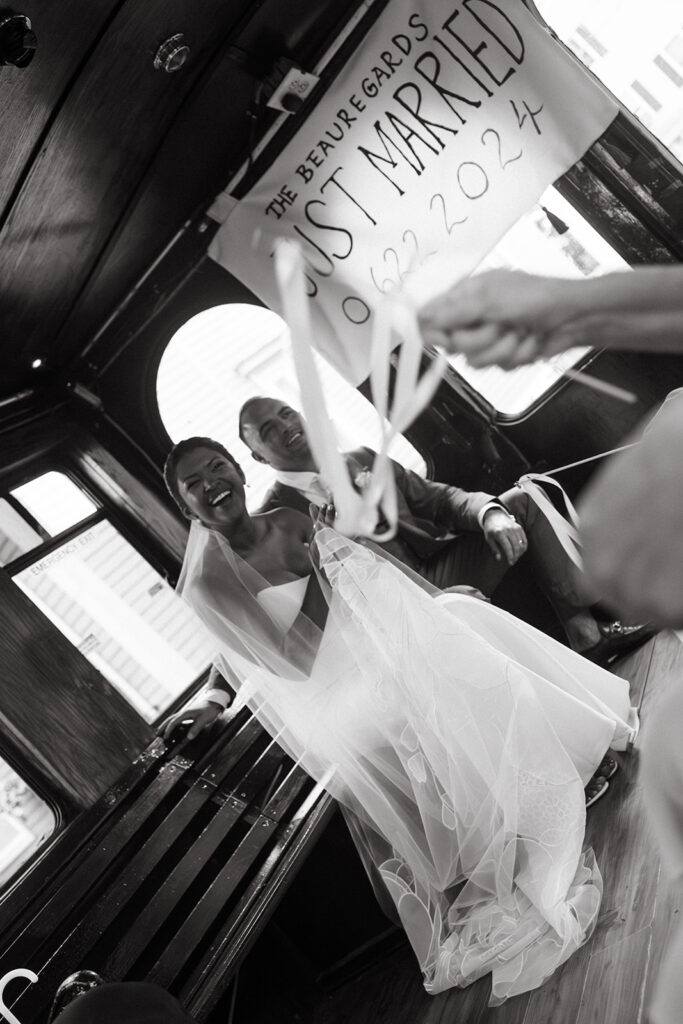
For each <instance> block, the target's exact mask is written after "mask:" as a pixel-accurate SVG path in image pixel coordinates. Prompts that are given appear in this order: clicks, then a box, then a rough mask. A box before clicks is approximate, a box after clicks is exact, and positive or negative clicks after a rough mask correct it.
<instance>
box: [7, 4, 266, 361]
mask: <svg viewBox="0 0 683 1024" xmlns="http://www.w3.org/2000/svg"><path fill="white" fill-rule="evenodd" d="M247 7H248V0H244V3H243V4H242V5H241V6H240V5H238V4H234V3H233V4H226V3H225V2H224V0H203V2H202V3H201V4H199V5H197V4H196V3H195V2H194V0H146V3H144V4H136V3H135V2H131V0H129V2H128V3H127V4H126V5H125V6H124V7H123V8H122V9H121V10H120V11H119V12H118V14H117V16H116V18H115V19H114V20H113V21H112V23H111V26H110V27H109V29H108V31H107V33H106V35H105V36H104V37H103V39H102V40H101V42H100V44H99V46H98V47H97V48H96V49H95V50H94V51H93V52H92V54H91V56H90V60H89V61H88V63H87V65H86V66H85V68H84V70H83V72H82V73H81V75H80V76H79V78H78V81H77V82H76V84H75V85H74V87H73V88H72V90H71V92H70V94H69V96H68V97H67V98H66V100H65V102H64V104H63V105H62V108H61V110H60V112H59V114H58V116H57V117H56V119H55V122H54V124H53V126H52V128H51V130H50V131H49V133H48V135H47V137H46V139H45V142H44V144H43V146H42V148H41V151H40V153H39V155H38V156H37V157H36V159H35V161H34V163H33V165H32V167H31V170H30V173H29V174H28V176H27V178H26V181H25V182H24V185H23V188H22V189H21V193H20V194H19V196H18V198H17V201H16V203H15V204H14V206H13V208H12V210H11V213H10V216H9V217H8V219H7V222H6V224H5V227H4V230H3V232H2V235H1V236H0V279H1V280H2V286H3V290H4V298H3V322H4V326H5V330H6V331H8V332H9V335H10V338H11V339H12V341H13V342H14V345H15V346H17V347H18V348H19V351H18V352H16V351H15V358H18V359H19V360H20V361H21V360H22V359H23V361H24V363H25V364H26V362H27V361H29V360H30V358H32V357H33V355H35V354H38V355H41V356H44V355H47V354H48V353H47V352H46V351H45V348H46V345H47V338H46V332H55V331H56V330H57V329H58V327H59V325H60V324H61V323H62V322H63V320H64V319H65V317H66V316H67V314H68V312H69V310H70V308H71V306H72V304H73V302H74V300H75V298H76V297H77V295H78V293H79V291H80V289H81V287H82V284H83V282H84V280H85V279H86V278H87V276H88V274H89V272H90V268H91V266H92V264H93V262H94V261H96V260H97V259H98V257H99V254H100V252H101V251H102V249H103V247H104V246H105V245H106V243H107V241H108V239H109V237H110V235H111V233H112V231H113V230H114V229H115V228H116V225H117V224H118V222H119V219H120V217H121V215H122V213H123V211H124V210H125V208H126V206H127V204H128V202H129V200H130V197H131V195H132V194H133V193H134V192H135V190H136V188H137V186H138V183H139V181H140V178H141V177H142V176H144V174H145V173H146V171H147V168H148V166H149V164H150V162H151V161H152V160H153V158H154V154H155V152H156V150H157V148H158V146H159V143H160V140H162V139H163V137H164V134H165V132H166V130H167V128H168V126H169V124H170V123H171V121H172V119H173V117H174V115H175V113H176V111H177V109H178V106H179V105H180V104H181V103H182V101H183V99H184V97H185V95H186V94H187V92H188V91H189V89H190V88H191V87H192V84H193V82H194V81H195V80H196V79H197V77H198V76H200V75H201V74H202V72H203V67H204V64H205V63H206V61H207V60H208V59H209V57H210V55H211V54H212V52H213V51H214V50H215V48H216V46H217V45H218V44H219V43H220V41H221V39H222V38H223V37H224V36H225V35H226V34H227V33H228V32H229V30H230V28H231V27H232V26H233V25H234V22H235V19H236V18H237V17H239V15H240V13H241V12H242V10H243V9H245V8H247ZM177 32H184V33H185V36H186V40H187V42H188V44H189V45H190V46H191V48H192V55H191V57H190V60H189V61H188V64H187V66H186V67H185V68H183V69H182V70H181V71H180V72H177V73H174V74H166V73H164V72H162V71H157V70H155V69H154V67H153V58H154V53H155V51H156V49H157V47H158V45H159V44H160V43H161V42H162V41H163V40H164V39H166V38H168V37H169V36H171V35H173V34H175V33H177ZM29 70H30V69H29Z"/></svg>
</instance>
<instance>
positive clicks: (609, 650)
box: [580, 622, 658, 665]
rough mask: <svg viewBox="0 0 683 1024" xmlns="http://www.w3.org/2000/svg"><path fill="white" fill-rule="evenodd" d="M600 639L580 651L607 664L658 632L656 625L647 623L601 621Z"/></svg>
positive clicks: (591, 658) (595, 660)
mask: <svg viewBox="0 0 683 1024" xmlns="http://www.w3.org/2000/svg"><path fill="white" fill-rule="evenodd" d="M598 629H599V630H600V639H599V640H598V642H597V644H593V646H592V647H589V648H588V649H587V650H585V651H581V652H580V653H581V654H582V655H583V656H584V658H588V660H589V661H594V662H595V663H596V664H597V665H607V664H608V663H609V662H610V661H613V660H614V659H615V658H620V657H621V656H622V655H623V654H627V653H628V652H629V651H634V650H635V649H636V647H640V645H641V644H644V643H645V642H646V641H647V640H650V639H652V637H653V636H655V634H656V633H657V632H658V629H657V628H656V626H652V625H650V623H646V624H645V625H640V626H624V625H622V623H621V622H599V623H598Z"/></svg>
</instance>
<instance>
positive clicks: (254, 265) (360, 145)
mask: <svg viewBox="0 0 683 1024" xmlns="http://www.w3.org/2000/svg"><path fill="white" fill-rule="evenodd" d="M616 113H617V107H616V104H615V103H614V102H613V100H611V98H610V97H609V96H608V95H607V94H606V93H605V92H604V91H603V90H602V89H601V88H600V86H599V85H597V84H596V83H595V82H594V81H593V80H592V79H591V78H590V76H589V75H588V74H587V73H586V72H584V71H583V70H582V69H581V68H580V67H579V66H578V65H577V64H576V62H575V61H573V60H572V59H571V57H569V56H568V55H566V54H565V53H564V52H563V51H562V50H561V48H560V47H559V45H558V44H557V43H555V42H554V41H553V40H552V38H551V37H550V36H549V35H548V34H547V32H546V31H545V29H543V28H542V26H541V25H540V24H539V23H538V22H537V21H536V20H535V19H534V17H533V16H532V15H531V14H530V13H529V11H528V10H527V9H526V8H525V7H524V6H523V4H522V3H521V0H496V2H493V0H460V2H454V0H417V2H416V0H391V2H390V3H389V5H388V6H387V8H386V9H385V10H384V11H383V13H382V15H381V16H380V17H379V18H378V20H377V21H376V22H375V24H374V26H373V27H372V29H371V30H370V31H369V32H368V34H367V36H366V37H365V39H364V41H363V43H362V44H361V46H360V47H359V49H358V50H357V51H356V52H355V53H354V55H353V57H352V58H351V59H350V61H349V62H348V63H347V64H346V66H345V68H344V70H343V71H342V72H341V73H340V74H339V75H338V76H337V78H336V79H335V81H334V84H333V86H332V87H331V88H330V89H329V90H328V92H327V94H326V95H325V96H324V97H323V99H322V100H321V102H320V103H319V104H318V106H317V107H316V108H315V110H314V111H313V112H312V114H311V115H310V117H309V118H308V119H307V120H306V122H305V123H304V124H303V125H302V127H301V129H300V131H299V132H298V133H297V135H296V136H295V137H294V139H293V140H292V141H291V142H290V143H289V144H288V146H287V147H286V148H285V149H284V150H283V152H282V153H281V154H280V155H279V157H278V158H277V160H276V161H275V163H274V164H273V166H272V167H271V168H270V170H269V171H268V172H267V174H265V175H264V176H263V177H262V178H261V179H260V181H259V182H258V184H257V185H255V186H254V187H253V188H252V189H251V191H250V192H249V194H248V195H247V196H246V197H245V198H244V199H242V200H241V201H240V202H239V203H238V204H236V206H235V207H234V208H233V210H232V212H231V213H230V215H229V217H228V219H227V220H226V221H225V223H224V224H223V225H222V227H221V228H220V230H219V231H218V233H217V235H216V237H215V239H214V241H213V243H212V245H211V248H210V250H209V253H210V255H211V256H212V257H213V258H214V259H215V260H217V261H218V262H219V263H221V264H222V265H223V266H224V267H226V268H227V269H228V270H229V271H230V272H231V273H232V274H234V275H235V277H237V278H239V279H240V280H241V281H243V282H244V283H245V284H246V285H247V286H248V287H249V288H251V289H252V291H254V292H255V293H256V294H257V295H258V296H259V297H260V298H261V299H262V300H263V301H264V302H265V303H266V304H267V305H268V306H270V307H271V308H272V309H274V310H276V311H277V312H280V309H281V304H280V298H279V295H278V291H277V286H276V284H275V274H274V267H273V251H274V248H275V245H276V243H277V239H278V238H283V237H287V238H291V239H293V240H295V241H297V242H299V243H300V245H301V247H302V251H303V255H304V259H305V263H306V286H307V291H308V295H309V298H310V300H311V312H312V316H313V323H314V330H315V335H314V341H315V344H316V345H317V347H318V348H319V350H320V351H321V352H322V353H323V355H325V356H326V357H327V358H328V359H329V360H330V362H332V363H333V364H334V365H335V366H337V368H338V369H339V370H341V372H342V373H343V374H344V375H345V376H346V377H347V379H349V380H350V381H351V382H352V383H354V384H357V383H359V382H360V381H361V380H363V379H364V378H365V377H366V376H367V374H368V370H369V347H370V334H371V330H372V321H373V310H374V308H375V306H376V304H377V301H378V299H379V297H380V296H381V295H382V294H384V293H386V292H387V291H389V290H390V289H392V288H394V287H396V286H397V285H401V286H402V287H403V288H405V289H406V290H408V291H409V292H410V294H411V295H413V296H414V297H415V299H416V301H418V302H423V301H425V300H426V299H428V298H431V297H432V296H433V295H435V294H437V293H438V292H439V291H442V290H443V289H444V288H445V287H447V286H448V285H449V284H451V283H452V282H453V281H455V280H457V279H458V278H460V277H462V276H463V275H465V274H467V273H469V272H470V271H471V270H473V269H474V267H475V266H476V265H477V264H478V263H479V262H480V260H481V259H482V258H483V257H484V256H485V255H486V253H487V252H488V251H489V250H490V249H491V248H492V247H493V246H494V245H495V244H496V242H497V241H498V240H499V239H500V238H501V236H502V235H503V234H504V233H505V232H506V231H507V230H508V229H509V228H510V227H511V226H512V224H513V223H514V222H515V221H516V220H517V219H518V218H519V217H520V216H521V214H522V213H524V212H525V211H526V210H527V209H529V208H530V207H531V206H532V205H533V203H534V202H536V200H537V199H538V197H539V196H540V195H541V194H542V192H543V191H544V190H545V189H546V188H547V186H548V185H550V184H551V183H552V182H553V181H555V179H556V178H558V177H559V176H560V175H561V174H563V173H564V172H565V171H566V170H567V169H568V168H569V167H571V165H572V164H573V163H575V162H576V160H577V159H579V157H580V156H581V155H582V154H583V153H584V152H585V151H586V149H588V147H589V146H590V145H591V143H592V142H594V141H595V139H596V138H598V136H599V135H601V134H602V132H603V131H604V130H605V128H606V127H607V125H608V124H609V123H610V121H611V120H612V119H613V118H614V117H615V115H616ZM294 116H296V115H294Z"/></svg>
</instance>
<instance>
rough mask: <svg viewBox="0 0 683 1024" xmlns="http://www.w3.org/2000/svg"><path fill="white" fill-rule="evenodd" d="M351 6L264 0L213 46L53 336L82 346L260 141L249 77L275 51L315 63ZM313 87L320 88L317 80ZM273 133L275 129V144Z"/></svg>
mask: <svg viewBox="0 0 683 1024" xmlns="http://www.w3.org/2000/svg"><path fill="white" fill-rule="evenodd" d="M285 6H286V10H284V9H283V8H284V7H285ZM357 6H358V0H325V2H322V0H321V2H319V3H317V4H315V5H312V4H310V3H309V2H308V0H287V3H286V5H283V3H282V0H269V2H266V3H263V4H261V5H259V6H258V8H257V9H255V10H254V12H253V16H252V18H251V19H250V20H249V22H248V23H247V24H246V25H245V27H244V30H243V31H242V32H240V33H236V34H235V39H234V40H233V44H232V47H231V48H230V49H228V47H227V46H226V47H224V48H223V49H222V50H221V51H220V52H219V53H218V54H217V58H216V59H215V60H214V62H213V65H212V67H211V69H210V70H208V71H207V74H206V76H205V78H204V79H203V80H202V82H201V83H200V85H199V87H198V88H197V89H195V90H194V92H193V93H192V95H191V96H189V97H188V98H187V101H186V102H185V103H184V105H183V107H182V109H181V110H180V111H179V113H178V117H177V118H176V120H175V122H174V124H173V126H172V129H171V130H170V131H169V133H168V135H167V137H166V138H165V139H164V141H163V143H162V145H161V147H160V149H159V152H158V153H157V155H156V157H155V160H154V163H153V165H152V166H151V167H150V168H149V171H148V173H147V175H146V177H145V179H144V180H143V181H142V182H141V184H140V187H139V189H138V192H137V194H136V196H135V198H134V200H133V201H132V202H131V205H130V208H129V210H128V211H127V214H126V220H125V223H123V224H122V225H121V228H120V231H118V232H117V233H116V236H115V237H113V238H112V239H111V243H110V245H109V246H108V248H107V251H106V253H105V254H103V258H102V260H101V261H100V264H99V265H98V266H97V268H95V272H94V274H93V277H92V279H91V281H90V282H89V283H88V285H87V286H86V288H85V289H84V292H83V295H82V296H81V297H80V298H79V301H78V304H77V306H76V308H75V309H74V310H73V312H72V314H71V316H70V317H69V318H68V320H67V321H66V322H65V323H64V325H63V327H62V330H61V332H60V336H59V339H58V344H60V345H68V346H73V345H80V346H83V345H86V344H87V343H88V341H89V339H90V338H91V337H92V335H93V334H95V333H96V331H97V330H98V329H99V328H100V327H101V325H102V322H103V311H111V310H112V309H113V307H114V304H115V302H116V300H117V298H118V299H120V297H121V294H122V291H123V290H124V289H125V290H127V289H128V288H130V287H132V285H133V284H134V283H135V282H136V281H137V280H138V279H139V278H140V277H141V276H142V274H143V272H144V271H145V269H146V268H147V267H148V266H149V265H150V264H151V263H152V262H153V260H154V259H156V258H157V256H158V255H159V252H160V249H161V245H162V244H163V242H164V241H166V240H167V239H169V238H170V237H171V235H172V233H173V231H174V230H176V229H177V228H178V227H179V226H180V225H181V224H182V223H183V222H184V221H185V220H186V219H188V218H190V217H192V216H193V215H194V214H195V213H196V211H197V210H198V209H200V208H202V209H206V208H208V206H209V205H210V203H211V202H212V200H213V198H214V196H215V195H216V194H217V193H218V192H220V191H221V190H222V189H223V188H225V187H226V185H227V183H228V182H229V181H230V179H231V178H232V177H233V175H234V174H235V173H236V172H237V170H238V169H239V167H240V166H241V164H242V163H243V161H244V160H245V159H246V158H247V155H248V151H249V145H250V141H252V142H253V141H255V140H256V139H258V137H259V135H260V134H261V133H262V132H263V131H264V130H265V129H266V128H268V126H269V125H270V124H271V123H272V122H273V120H274V119H275V116H276V112H275V111H272V110H270V109H269V108H268V107H265V106H261V108H260V109H259V111H258V122H257V124H256V125H255V126H254V125H253V122H252V120H251V119H250V118H249V117H248V116H247V112H248V111H249V109H250V108H251V107H252V103H253V99H254V94H255V89H256V85H257V83H258V82H259V77H257V76H258V75H259V74H261V75H262V74H263V73H264V72H265V71H267V70H269V68H270V66H271V64H272V63H273V61H274V60H275V59H276V58H277V57H279V56H282V55H288V56H290V57H292V58H295V59H296V61H297V62H298V63H300V64H301V66H302V67H304V68H310V67H312V66H314V65H315V63H316V62H317V60H318V59H319V57H320V56H321V53H322V51H323V49H324V48H325V46H327V45H328V44H329V42H330V38H331V37H332V36H333V35H334V34H335V33H336V30H337V28H338V27H340V26H341V24H343V22H344V21H345V20H346V19H347V18H348V17H350V15H351V13H352V12H353V10H354V9H355V8H356V7H357ZM238 51H239V53H241V54H244V55H245V56H244V64H240V63H239V62H238V60H237V59H236V53H237V52H238ZM319 88H320V90H321V92H322V89H323V87H322V86H321V87H319ZM316 95H317V94H316ZM226 97H229V101H228V102H227V103H226ZM293 121H294V122H296V119H293ZM289 128H291V126H290V125H288V124H287V125H285V129H289ZM252 134H253V139H251V138H250V137H251V136H252ZM283 134H284V132H283ZM279 139H280V136H279V135H278V144H279ZM209 238H210V236H208V235H207V239H206V246H205V248H206V247H208V244H209Z"/></svg>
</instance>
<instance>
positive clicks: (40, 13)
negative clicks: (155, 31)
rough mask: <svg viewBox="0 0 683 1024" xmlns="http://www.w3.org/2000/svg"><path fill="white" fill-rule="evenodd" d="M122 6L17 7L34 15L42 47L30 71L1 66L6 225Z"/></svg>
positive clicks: (73, 2) (113, 0)
mask: <svg viewBox="0 0 683 1024" xmlns="http://www.w3.org/2000/svg"><path fill="white" fill-rule="evenodd" d="M121 3H122V0H63V2H60V3H57V4H56V3H54V0H29V2H27V3H24V4H17V5H15V9H17V10H20V11H22V12H24V13H25V14H27V15H28V16H29V17H30V19H31V23H32V26H33V30H34V32H35V33H36V36H37V37H38V49H37V50H36V54H35V56H34V58H33V61H32V62H31V64H30V65H29V67H28V68H23V69H21V68H13V67H3V68H0V82H1V85H0V88H1V89H2V103H0V140H2V142H1V143H0V152H1V153H2V157H1V159H2V174H1V175H0V221H1V220H2V216H1V215H2V211H3V210H4V208H5V207H6V205H7V202H8V200H9V198H10V196H11V195H12V193H13V191H14V189H15V188H16V186H17V182H19V181H20V179H21V176H22V174H23V173H24V172H25V168H26V166H27V165H28V164H29V163H30V160H31V158H32V156H33V153H34V150H35V148H36V146H38V145H39V144H40V141H41V138H42V135H43V133H44V132H45V130H46V127H47V126H49V123H50V121H51V119H52V118H53V117H54V115H55V113H56V111H57V110H58V109H59V106H60V105H61V103H62V101H63V99H64V97H65V94H66V93H67V92H68V89H69V84H70V82H71V80H72V78H73V77H74V76H75V75H77V73H78V70H79V68H80V66H81V64H82V62H83V61H84V60H86V59H87V57H88V54H89V53H90V52H91V50H92V49H93V47H94V46H95V44H96V41H97V38H98V36H99V34H100V33H101V31H102V30H103V28H105V27H106V25H107V22H108V19H109V18H110V17H111V16H112V14H114V13H115V12H116V10H117V8H118V7H120V6H121Z"/></svg>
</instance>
